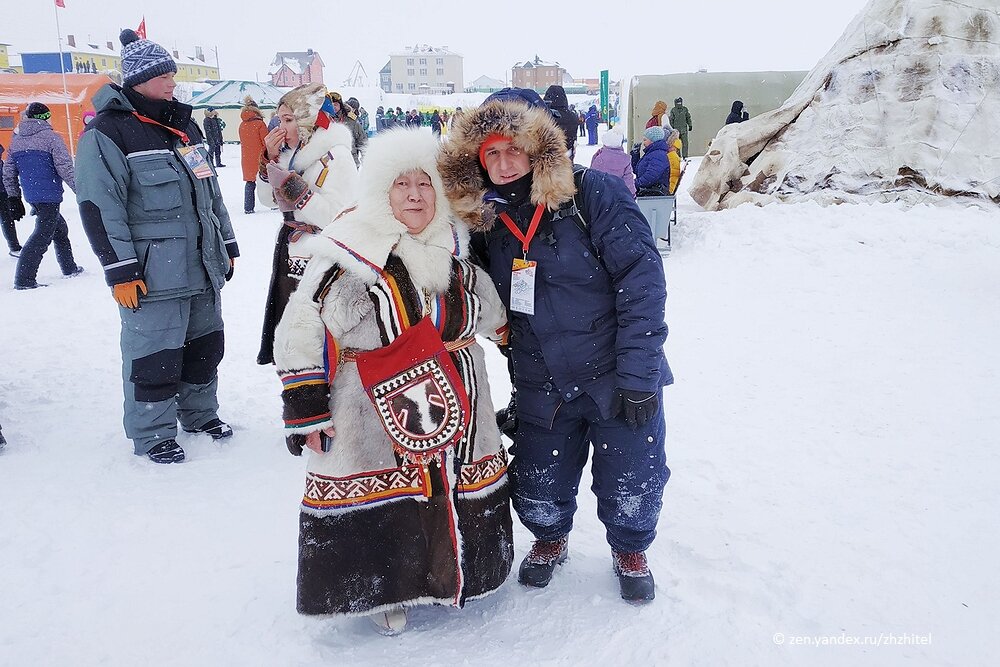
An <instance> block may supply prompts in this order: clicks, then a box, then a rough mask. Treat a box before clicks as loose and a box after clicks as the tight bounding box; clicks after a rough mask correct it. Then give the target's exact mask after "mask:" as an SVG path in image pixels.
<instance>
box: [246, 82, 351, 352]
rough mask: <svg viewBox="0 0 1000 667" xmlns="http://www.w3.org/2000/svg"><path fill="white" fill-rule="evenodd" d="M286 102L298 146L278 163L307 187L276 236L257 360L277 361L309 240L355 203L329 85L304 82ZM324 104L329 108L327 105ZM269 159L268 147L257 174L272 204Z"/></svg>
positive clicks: (265, 200) (261, 192)
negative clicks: (277, 343)
mask: <svg viewBox="0 0 1000 667" xmlns="http://www.w3.org/2000/svg"><path fill="white" fill-rule="evenodd" d="M282 103H283V104H286V105H287V106H288V107H289V108H290V109H291V111H292V113H293V114H294V115H295V118H296V125H297V127H298V133H299V145H298V147H288V148H286V149H285V150H282V152H281V154H280V155H279V156H278V159H277V164H278V166H280V167H281V168H282V169H286V170H288V171H292V172H295V173H296V174H299V175H300V176H301V177H302V178H303V179H304V180H305V184H306V185H307V186H308V192H307V193H306V194H305V196H304V197H302V198H301V199H300V200H299V202H298V204H296V206H295V211H293V212H292V213H291V214H285V215H284V218H285V220H284V224H283V225H282V227H281V229H280V230H278V237H277V239H276V240H275V245H274V258H273V261H272V269H271V285H270V288H269V289H268V294H267V304H266V305H265V308H264V324H263V330H262V332H261V341H260V351H259V352H258V353H257V363H258V364H270V363H272V362H273V361H274V358H273V356H272V346H273V343H274V328H275V326H277V324H278V321H279V320H280V319H281V314H282V312H283V311H284V309H285V304H287V303H288V297H289V296H290V295H291V293H292V292H293V291H294V290H295V286H296V285H297V284H298V281H299V279H300V278H301V277H302V272H303V271H305V267H306V263H307V262H308V261H309V240H310V239H311V238H312V237H313V236H314V235H315V234H317V233H318V232H319V231H320V230H322V229H323V228H324V227H326V226H327V225H328V224H330V222H332V221H333V219H334V218H336V217H337V215H339V214H340V213H341V212H342V211H343V210H344V209H346V208H348V207H350V206H351V205H352V204H353V203H354V198H355V195H356V191H357V187H358V170H357V166H356V165H355V162H354V157H353V156H352V154H351V151H352V148H353V138H352V136H351V131H350V130H349V129H348V128H347V127H346V126H344V125H342V124H339V123H336V122H333V121H332V119H331V117H330V112H332V107H330V106H329V103H328V100H327V97H326V87H324V86H323V85H322V84H318V83H317V84H306V85H304V86H299V87H298V88H296V89H294V90H292V91H290V92H288V93H287V94H285V95H284V96H283V97H282ZM324 104H327V108H328V109H329V111H327V110H324ZM279 108H280V107H279ZM268 162H269V160H268V157H267V151H266V150H265V151H264V153H262V155H261V162H260V170H259V173H258V176H257V198H258V200H259V201H260V202H261V203H262V204H264V205H265V206H266V207H268V208H271V207H273V206H274V205H275V201H276V200H275V192H274V188H273V187H272V184H271V183H270V182H269V180H268V176H267V163H268ZM274 185H275V186H277V185H278V184H274Z"/></svg>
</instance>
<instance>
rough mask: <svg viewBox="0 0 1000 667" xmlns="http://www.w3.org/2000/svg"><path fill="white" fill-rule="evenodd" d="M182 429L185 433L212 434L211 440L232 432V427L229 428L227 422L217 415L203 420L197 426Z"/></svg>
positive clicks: (220, 438) (227, 435) (219, 438)
mask: <svg viewBox="0 0 1000 667" xmlns="http://www.w3.org/2000/svg"><path fill="white" fill-rule="evenodd" d="M184 431H185V432H186V433H207V434H209V435H210V436H212V440H222V439H223V438H228V437H229V436H231V435H232V434H233V429H232V428H230V426H229V424H227V423H226V422H224V421H222V420H221V419H219V418H218V417H216V418H215V419H212V420H210V421H207V422H205V423H204V424H202V425H201V426H199V427H198V428H186V429H184Z"/></svg>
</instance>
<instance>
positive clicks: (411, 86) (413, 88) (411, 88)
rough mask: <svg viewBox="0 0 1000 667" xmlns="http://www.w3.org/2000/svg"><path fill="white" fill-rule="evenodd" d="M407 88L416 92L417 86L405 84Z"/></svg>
mask: <svg viewBox="0 0 1000 667" xmlns="http://www.w3.org/2000/svg"><path fill="white" fill-rule="evenodd" d="M407 88H408V89H409V90H416V89H417V84H415V83H410V84H407Z"/></svg>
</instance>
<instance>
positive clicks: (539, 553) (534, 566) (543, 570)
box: [517, 535, 569, 588]
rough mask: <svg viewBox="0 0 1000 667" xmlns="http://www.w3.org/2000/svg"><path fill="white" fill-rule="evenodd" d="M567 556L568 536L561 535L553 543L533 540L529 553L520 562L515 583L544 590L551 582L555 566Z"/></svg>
mask: <svg viewBox="0 0 1000 667" xmlns="http://www.w3.org/2000/svg"><path fill="white" fill-rule="evenodd" d="M568 556H569V535H563V536H562V537H561V538H559V539H558V540H555V541H554V542H548V541H546V540H535V543H534V544H532V545H531V551H529V552H528V555H527V556H525V557H524V560H523V561H521V567H520V568H519V569H518V571H517V581H518V582H519V583H520V584H522V585H524V586H531V587H532V588H545V587H546V586H548V585H549V582H550V581H552V571H553V570H555V569H556V565H558V564H560V563H563V562H565V561H566V558H567V557H568Z"/></svg>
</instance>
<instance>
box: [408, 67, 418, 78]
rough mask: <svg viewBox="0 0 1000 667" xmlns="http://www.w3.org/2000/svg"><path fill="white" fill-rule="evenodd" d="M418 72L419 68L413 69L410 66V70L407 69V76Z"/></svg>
mask: <svg viewBox="0 0 1000 667" xmlns="http://www.w3.org/2000/svg"><path fill="white" fill-rule="evenodd" d="M416 73H417V70H415V69H413V68H412V67H411V68H409V69H408V70H406V76H413V75H414V74H416Z"/></svg>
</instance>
